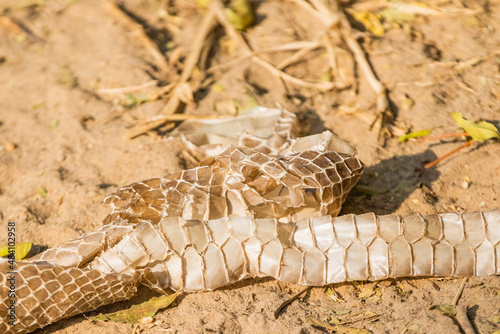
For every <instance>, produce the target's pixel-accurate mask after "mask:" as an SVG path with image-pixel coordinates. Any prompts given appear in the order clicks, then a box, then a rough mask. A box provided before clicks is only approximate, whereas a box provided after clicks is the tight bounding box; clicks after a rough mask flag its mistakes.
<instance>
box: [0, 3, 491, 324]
mask: <svg viewBox="0 0 500 334" xmlns="http://www.w3.org/2000/svg"><path fill="white" fill-rule="evenodd" d="M316 2H317V1H311V3H313V4H314V3H316ZM251 4H252V7H253V10H255V22H254V23H253V24H252V25H251V26H250V27H248V28H247V29H246V30H245V31H244V32H241V33H238V34H239V36H242V37H243V38H244V39H245V40H246V43H247V44H248V46H249V47H250V48H251V49H252V50H253V51H256V53H253V54H250V56H249V55H248V54H247V55H246V56H245V48H244V46H242V45H241V44H239V43H238V42H237V40H236V39H235V38H234V36H230V35H228V29H227V27H226V28H222V27H221V26H220V25H218V24H217V25H216V26H215V27H213V28H211V29H209V33H208V35H207V36H205V38H203V40H202V41H203V43H202V45H201V46H202V49H201V53H200V54H199V57H197V59H196V60H197V61H196V63H195V67H194V68H193V70H192V71H191V73H190V74H191V75H190V76H189V78H188V79H189V80H187V83H188V85H187V86H186V85H185V86H183V87H184V88H185V89H184V94H181V93H182V91H180V90H177V91H176V90H171V88H172V86H171V84H172V83H176V82H179V80H181V79H180V75H181V72H182V71H183V69H184V68H185V66H187V65H186V63H187V61H186V59H187V58H188V57H189V56H188V55H189V54H190V52H191V51H192V50H193V48H194V46H196V43H195V41H196V35H197V34H198V35H199V31H200V24H201V22H202V21H203V19H204V17H205V18H206V16H207V12H208V11H209V9H207V8H203V5H202V1H198V2H195V1H173V0H126V1H123V2H120V3H119V4H118V5H116V4H115V3H112V2H108V1H97V0H88V1H67V0H22V1H18V0H4V1H2V2H0V14H1V16H0V231H1V230H3V231H5V233H0V242H1V243H3V242H5V240H6V229H7V222H9V221H15V222H16V223H17V238H18V241H30V242H33V243H36V244H40V245H46V246H49V247H52V246H57V245H59V244H61V243H62V242H64V241H68V240H71V239H74V238H76V237H78V236H80V235H81V234H83V233H86V232H91V231H94V230H96V229H97V228H98V227H99V226H100V225H101V223H102V219H103V218H104V217H105V216H106V213H107V212H108V209H107V208H106V207H104V206H102V205H101V204H100V203H101V201H102V199H103V198H104V197H105V196H106V195H107V194H108V193H110V192H112V191H114V190H116V189H117V188H118V187H121V186H124V185H126V184H128V183H131V182H134V181H137V180H140V179H147V178H151V177H155V176H162V175H166V174H169V173H172V172H176V171H179V170H181V169H183V168H186V167H187V166H190V165H191V164H192V161H191V160H190V156H189V155H186V153H185V152H184V151H183V149H182V146H181V145H180V144H179V143H177V142H174V141H167V138H168V133H169V131H170V130H171V129H172V128H174V127H175V125H176V124H177V123H175V122H166V121H162V124H160V125H159V126H157V127H156V128H151V129H150V130H148V131H145V132H142V134H141V135H138V136H136V137H135V138H133V139H130V138H128V137H130V134H131V132H130V131H131V130H135V129H137V128H138V127H141V126H144V125H146V126H147V125H148V124H151V122H153V121H156V122H158V116H159V115H163V120H167V119H168V117H171V116H170V114H169V113H168V112H165V109H164V108H165V105H167V102H168V101H170V100H171V99H172V98H173V94H179V96H181V97H182V99H181V100H184V102H180V103H179V108H175V109H176V110H175V111H177V112H178V113H179V114H182V115H194V117H205V116H207V115H211V116H214V115H215V116H219V117H222V116H234V115H236V114H238V113H239V112H241V111H242V110H244V109H245V108H248V107H251V106H253V105H255V104H260V105H263V106H267V107H274V106H275V105H276V103H279V104H280V105H282V106H283V107H285V108H286V109H288V110H290V111H292V112H294V113H296V114H297V116H298V117H299V119H300V120H301V125H302V127H303V128H302V131H303V133H304V134H308V133H315V132H319V131H322V130H324V129H329V130H332V131H333V132H335V133H337V134H338V135H339V136H341V137H342V138H344V139H346V140H347V141H349V142H350V143H351V144H353V145H354V146H356V147H357V149H358V152H359V156H360V158H361V159H362V160H363V161H364V162H365V164H366V165H367V170H366V173H365V175H364V176H363V178H362V180H361V184H362V187H360V188H358V189H356V190H355V191H354V193H353V194H352V195H351V197H350V199H348V202H347V203H346V205H345V206H344V209H343V212H344V213H349V212H354V213H363V212H369V211H374V212H375V213H377V214H385V213H391V212H396V213H399V214H408V213H422V214H425V213H434V212H445V211H456V210H459V211H474V210H488V209H494V208H498V207H500V146H499V145H498V143H495V142H491V141H488V142H484V143H477V142H474V143H473V144H472V145H471V146H470V147H469V148H466V149H464V150H461V151H460V152H458V153H457V154H455V155H453V156H451V157H450V158H449V159H446V160H445V161H443V162H441V163H440V164H438V165H437V166H436V167H434V168H430V169H428V170H426V171H425V172H422V171H423V166H424V164H425V163H428V162H430V161H432V160H434V159H436V158H437V157H439V156H442V155H444V154H445V153H447V152H449V151H451V150H453V149H454V148H456V147H458V146H460V145H461V144H463V143H464V140H463V139H460V138H459V139H452V140H443V141H434V142H430V141H425V142H417V141H409V142H406V143H400V142H398V137H399V136H400V135H402V134H404V133H406V132H410V131H415V130H421V129H431V130H432V131H433V135H439V134H445V133H454V132H456V131H457V129H458V128H457V126H456V124H455V123H454V121H453V119H452V118H451V117H450V115H449V113H450V112H459V113H462V114H463V115H464V117H466V118H468V119H471V120H480V119H482V120H487V121H489V122H492V123H493V124H495V125H496V126H497V127H498V125H499V121H500V32H499V30H500V2H499V1H494V0H490V1H487V0H481V1H467V0H462V1H460V0H456V1H454V0H449V1H447V0H439V1H438V0H427V1H426V0H422V1H421V2H419V3H417V4H416V5H415V3H410V2H403V1H347V2H342V3H341V4H340V5H341V8H342V13H346V15H347V18H348V20H349V25H350V26H351V27H352V30H351V33H352V36H351V37H352V39H353V40H355V41H357V43H358V45H359V46H360V47H361V50H362V51H363V52H364V53H365V54H366V56H367V58H368V60H369V62H370V64H371V66H372V68H373V72H374V73H375V74H376V76H377V77H378V79H379V80H380V82H381V83H382V84H383V85H385V87H387V89H388V95H387V96H388V101H389V103H390V109H386V110H385V114H383V115H384V116H383V117H381V116H380V115H381V114H380V112H381V109H380V108H379V107H377V103H376V100H377V94H376V93H375V92H374V90H373V86H372V85H370V83H369V81H368V80H367V75H366V72H365V71H364V70H363V69H362V68H361V67H360V64H359V63H357V62H356V60H355V58H354V57H353V54H352V49H351V48H350V47H349V46H348V45H347V44H346V40H345V37H346V36H345V34H342V32H341V31H340V30H339V29H338V25H334V26H333V27H332V29H330V30H328V29H327V28H326V25H325V21H328V20H329V19H332V17H331V16H329V15H330V14H331V13H333V15H334V16H333V17H334V18H335V13H336V11H335V10H333V11H332V12H330V13H329V12H326V11H323V12H321V15H320V16H318V15H317V12H316V13H315V12H314V11H313V10H310V9H311V8H312V7H311V5H310V4H309V3H308V2H306V1H298V0H297V1H252V2H251ZM401 5H407V7H404V6H403V7H401ZM408 5H410V6H409V7H408ZM398 6H399V7H398ZM412 6H413V7H412ZM415 6H417V7H415ZM330 8H332V7H330ZM360 13H361V14H360ZM369 13H372V14H369ZM374 14H377V16H376V15H374ZM354 17H357V18H358V21H356V20H355V19H354ZM370 21H371V22H375V23H374V24H375V26H373V25H372V26H370V24H369V22H370ZM378 23H380V24H381V27H379V26H377V24H378ZM377 27H378V28H377ZM380 28H383V30H382V31H381V30H380ZM377 29H378V30H377ZM377 35H378V36H377ZM325 36H327V37H325ZM297 42H301V43H302V44H297ZM294 43H295V44H294ZM315 43H316V44H315ZM280 46H287V48H288V49H287V50H284V51H283V50H282V49H280V48H279V47H280ZM313 46H316V47H313ZM304 48H305V49H304ZM308 48H309V49H310V50H309V49H308ZM300 50H302V51H301V52H302V53H303V54H302V55H301V56H300V57H297V58H296V59H295V60H294V59H293V58H292V59H291V61H290V62H288V60H290V57H291V56H293V55H294V54H295V53H296V52H297V51H300ZM254 55H258V57H259V58H258V59H260V60H255V59H252V57H251V56H254ZM262 61H265V62H267V63H268V64H271V65H272V67H273V68H274V69H278V68H281V67H282V69H283V71H284V72H286V73H287V74H288V75H291V76H293V77H294V78H300V79H303V80H305V81H300V82H297V81H294V80H293V79H290V78H284V77H283V75H282V76H281V78H280V77H279V76H278V75H276V73H277V72H276V71H275V70H271V69H270V68H269V67H265V66H264V67H263V66H262ZM284 61H287V62H288V64H287V63H283V62H284ZM280 65H281V66H280ZM169 85H170V86H169ZM186 87H187V88H186ZM332 88H333V89H332ZM391 135H392V136H391ZM460 283H461V280H456V279H411V280H398V281H387V282H380V283H379V284H378V286H377V287H376V288H374V287H372V285H371V284H361V285H358V284H354V285H353V284H350V283H348V284H341V285H338V286H336V287H335V291H336V292H337V294H338V296H337V295H335V294H332V292H331V290H328V292H327V293H325V289H324V288H313V289H312V290H311V291H310V292H309V293H308V294H307V295H306V296H305V297H303V298H301V299H299V300H298V301H296V302H294V303H292V304H291V305H290V306H288V307H287V308H286V309H285V311H284V312H283V314H282V316H281V317H280V318H279V319H275V318H274V311H275V309H276V308H277V307H278V305H279V304H280V303H281V302H283V301H284V300H286V299H287V298H289V297H290V296H291V295H293V294H294V293H296V292H297V291H299V290H300V287H299V286H293V285H288V284H284V283H280V282H277V281H275V280H269V279H264V280H248V281H245V282H242V283H240V284H238V285H237V286H234V287H230V288H227V289H221V290H218V291H215V292H210V293H199V294H190V295H187V296H185V297H183V298H182V299H179V300H178V302H177V305H176V306H175V307H173V308H170V309H167V310H164V311H162V312H160V313H159V314H158V315H157V316H155V321H154V325H153V326H152V327H151V326H147V325H141V327H140V328H139V330H140V331H142V332H143V333H158V332H166V333H168V332H172V333H199V332H216V333H239V332H241V333H316V332H321V330H320V329H317V328H314V327H312V326H311V325H310V324H309V323H308V321H307V317H308V316H311V317H313V318H315V319H320V320H322V321H334V319H335V318H340V319H343V318H346V317H349V316H355V315H356V314H365V315H366V312H373V313H374V314H375V315H377V316H376V317H375V318H374V319H371V320H370V319H368V320H365V321H360V322H357V323H354V324H352V326H353V327H358V328H365V329H367V330H369V331H371V332H373V333H404V332H406V333H443V332H457V333H458V332H460V330H461V329H460V326H459V323H460V321H457V320H456V319H452V318H449V317H446V316H444V315H442V314H441V313H439V312H438V311H436V310H429V307H430V306H431V305H435V304H449V303H451V301H452V300H453V298H454V296H455V294H456V292H457V290H458V287H459V285H460ZM366 290H369V291H371V292H368V293H367V292H365V293H364V294H363V291H366ZM140 291H141V294H140V295H139V296H138V297H137V298H134V299H133V300H132V301H128V302H121V303H117V304H114V305H111V306H108V307H105V308H102V309H101V310H100V311H103V312H104V311H106V312H109V311H114V310H118V309H123V308H125V307H127V306H129V305H131V304H134V303H137V302H139V301H142V300H144V299H146V298H147V297H149V296H152V295H153V293H151V292H149V291H148V290H146V289H142V290H140ZM372 292H373V293H372ZM335 296H337V297H335ZM459 305H463V306H467V307H469V311H468V316H469V318H470V320H471V322H472V324H473V326H475V328H476V330H477V331H478V332H480V333H493V332H495V331H498V330H500V323H499V316H500V281H499V280H498V278H497V277H488V278H477V279H471V280H470V281H469V282H468V283H467V285H466V288H465V290H464V293H463V295H462V298H461V299H460V301H459ZM132 329H133V326H132V325H128V324H117V323H104V322H97V323H93V322H91V321H89V320H86V318H85V317H84V316H82V315H80V316H76V317H73V318H70V319H66V320H63V321H60V322H58V323H56V324H53V325H51V326H48V327H46V328H45V329H42V330H39V331H38V333H76V332H77V333H96V332H98V333H124V332H132Z"/></svg>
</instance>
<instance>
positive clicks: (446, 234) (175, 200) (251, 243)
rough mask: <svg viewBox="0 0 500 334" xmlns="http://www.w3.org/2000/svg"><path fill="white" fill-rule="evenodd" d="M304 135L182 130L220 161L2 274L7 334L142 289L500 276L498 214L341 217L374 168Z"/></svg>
mask: <svg viewBox="0 0 500 334" xmlns="http://www.w3.org/2000/svg"><path fill="white" fill-rule="evenodd" d="M296 128H297V125H296V119H295V117H294V116H293V114H290V113H288V112H286V111H283V110H280V109H266V108H256V109H253V110H250V111H249V112H248V113H247V114H245V115H242V116H241V117H238V118H236V119H231V120H228V121H220V120H212V121H202V122H200V121H196V122H185V123H184V124H182V125H181V126H180V128H179V129H178V130H177V132H176V133H174V136H178V137H179V138H180V139H181V140H183V141H184V142H185V143H186V145H187V146H188V147H189V148H190V149H191V150H192V151H193V152H194V153H195V154H197V156H210V155H212V157H208V158H207V159H206V160H204V161H203V162H202V163H201V164H200V166H199V167H197V168H194V169H189V170H184V171H182V172H180V173H177V174H174V175H170V176H167V177H164V178H156V179H150V180H146V181H142V182H137V183H134V184H132V185H130V186H127V187H124V188H121V189H120V190H118V191H117V192H116V193H114V194H111V195H110V196H108V197H107V198H106V199H105V201H104V202H105V203H106V204H108V205H110V206H111V208H112V212H111V213H110V214H109V216H108V217H107V218H106V219H105V220H104V224H103V227H101V228H100V229H99V230H98V231H96V232H92V233H88V234H85V235H82V236H81V237H80V238H78V239H76V240H73V241H70V242H68V243H66V244H64V245H62V246H60V247H57V248H52V249H49V250H47V251H46V252H44V253H41V254H39V255H37V256H36V257H34V258H31V259H28V260H25V261H18V262H16V265H15V269H14V270H13V269H12V268H10V265H9V263H8V261H7V260H6V259H2V260H0V317H1V319H2V320H1V321H2V322H0V332H1V333H27V332H30V331H33V330H35V329H37V328H40V327H44V326H46V325H48V324H50V323H53V322H55V321H58V320H60V319H62V318H66V317H70V316H73V315H75V314H79V313H82V312H88V311H91V310H94V309H96V308H97V307H99V306H102V305H105V304H110V303H114V302H116V301H118V300H124V299H128V298H130V297H132V296H133V295H134V293H135V292H136V290H137V287H138V286H139V285H140V284H144V285H147V286H149V287H151V288H153V289H156V290H159V291H166V290H174V291H181V290H182V291H187V292H194V291H207V290H213V289H217V288H219V287H222V286H227V285H230V284H232V283H234V282H237V281H240V280H242V279H245V278H249V277H263V276H271V277H274V278H276V279H278V280H282V281H285V282H289V283H294V284H303V285H310V286H322V285H326V284H330V283H337V282H345V281H353V280H380V279H385V278H398V277H415V276H418V277H474V276H484V275H498V274H500V209H497V210H493V211H488V212H473V213H464V214H462V213H445V214H431V215H410V216H397V215H384V216H376V215H375V214H373V213H367V214H362V215H352V214H349V215H344V216H340V217H336V216H337V215H338V213H339V212H340V209H341V205H342V203H343V202H344V200H345V198H346V196H347V194H348V193H349V191H350V190H351V189H352V188H353V187H354V186H355V184H356V182H357V181H358V180H359V178H360V177H361V175H362V171H363V164H362V163H361V161H360V160H359V159H358V158H356V156H355V153H356V152H355V150H354V148H352V147H351V146H350V145H349V144H347V143H346V142H344V141H342V140H341V139H339V138H338V137H336V136H335V135H333V134H332V133H330V132H328V131H327V132H324V133H322V134H318V135H313V136H309V137H303V138H298V139H295V133H296ZM12 272H14V273H12ZM13 275H15V295H14V296H12V295H11V294H10V293H9V292H10V282H11V279H12V276H13ZM12 303H15V308H16V314H15V320H14V325H12V323H9V314H10V313H9V310H10V309H9V307H10V306H11V305H12Z"/></svg>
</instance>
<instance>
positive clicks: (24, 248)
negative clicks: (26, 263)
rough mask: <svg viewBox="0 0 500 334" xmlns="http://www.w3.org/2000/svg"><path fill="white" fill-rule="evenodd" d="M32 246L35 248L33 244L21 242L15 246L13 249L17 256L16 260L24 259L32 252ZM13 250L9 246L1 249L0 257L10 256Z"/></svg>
mask: <svg viewBox="0 0 500 334" xmlns="http://www.w3.org/2000/svg"><path fill="white" fill-rule="evenodd" d="M31 246H33V244H32V243H31V242H20V243H17V244H15V246H14V247H13V248H11V249H13V250H14V252H15V254H16V260H21V259H24V258H25V257H26V255H28V253H29V252H30V250H31ZM11 249H9V246H8V245H4V246H2V247H0V257H4V256H8V255H9V254H10V250H11Z"/></svg>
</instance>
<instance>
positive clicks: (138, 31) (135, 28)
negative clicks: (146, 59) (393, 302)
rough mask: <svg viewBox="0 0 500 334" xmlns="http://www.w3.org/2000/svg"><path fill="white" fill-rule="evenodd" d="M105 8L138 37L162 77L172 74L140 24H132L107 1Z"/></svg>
mask: <svg viewBox="0 0 500 334" xmlns="http://www.w3.org/2000/svg"><path fill="white" fill-rule="evenodd" d="M106 7H107V8H108V10H109V11H110V12H111V14H113V15H114V16H115V17H116V18H117V19H118V20H120V21H121V22H122V24H123V25H125V26H126V27H127V28H128V29H129V30H130V31H132V33H134V34H135V35H136V36H137V37H138V39H139V41H140V42H141V43H142V44H143V45H144V47H145V48H146V50H147V52H149V54H150V55H151V56H152V57H153V59H154V62H155V65H156V66H157V67H158V69H159V70H160V72H161V73H162V74H163V75H165V74H167V73H168V74H172V73H171V71H170V70H169V66H168V63H167V60H166V59H165V57H164V55H163V54H162V53H161V51H160V50H159V49H158V47H157V46H156V44H155V43H154V42H153V41H152V40H151V39H150V38H149V36H148V35H147V34H146V32H145V31H144V29H143V27H142V26H141V25H140V24H138V23H136V22H134V20H132V19H131V18H130V16H128V15H127V14H126V13H125V12H124V11H123V10H122V9H121V8H120V7H119V6H118V5H117V4H116V3H115V2H113V1H107V2H106Z"/></svg>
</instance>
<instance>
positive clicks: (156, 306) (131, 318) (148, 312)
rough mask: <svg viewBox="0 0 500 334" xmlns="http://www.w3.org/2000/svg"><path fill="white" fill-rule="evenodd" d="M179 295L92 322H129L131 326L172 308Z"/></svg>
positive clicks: (161, 298) (110, 314)
mask: <svg viewBox="0 0 500 334" xmlns="http://www.w3.org/2000/svg"><path fill="white" fill-rule="evenodd" d="M177 295H178V293H174V294H171V295H168V296H161V297H153V298H151V299H150V300H148V301H147V302H144V303H142V304H139V305H134V306H132V307H131V308H129V309H126V310H122V311H118V312H114V313H107V314H102V313H101V314H99V315H97V316H95V317H91V318H90V320H93V321H97V320H102V321H115V322H127V323H129V324H135V323H137V322H139V321H140V320H141V319H143V318H147V317H152V316H154V315H155V314H156V312H158V310H161V309H164V308H166V307H168V306H170V304H172V303H173V302H174V300H175V299H176V298H177Z"/></svg>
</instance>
